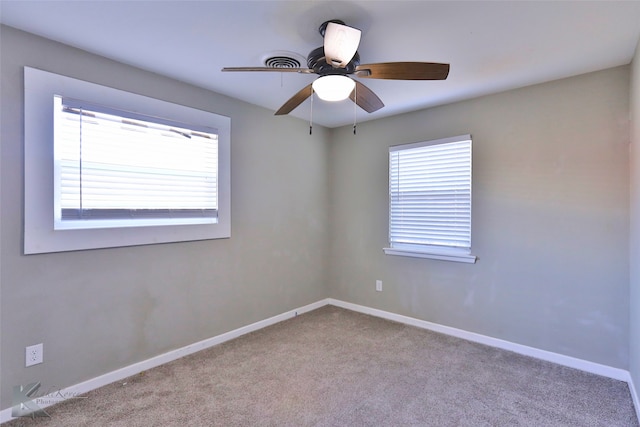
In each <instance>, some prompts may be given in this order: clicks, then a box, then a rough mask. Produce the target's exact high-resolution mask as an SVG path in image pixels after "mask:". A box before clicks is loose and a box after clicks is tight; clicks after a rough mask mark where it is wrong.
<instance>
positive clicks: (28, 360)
mask: <svg viewBox="0 0 640 427" xmlns="http://www.w3.org/2000/svg"><path fill="white" fill-rule="evenodd" d="M42 350H43V347H42V343H40V344H36V345H30V346H29V347H27V349H26V356H25V366H32V365H37V364H39V363H42Z"/></svg>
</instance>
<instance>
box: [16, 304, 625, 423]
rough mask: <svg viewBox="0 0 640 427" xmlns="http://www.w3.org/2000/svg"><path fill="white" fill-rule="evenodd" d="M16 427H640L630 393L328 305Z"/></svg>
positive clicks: (615, 384)
mask: <svg viewBox="0 0 640 427" xmlns="http://www.w3.org/2000/svg"><path fill="white" fill-rule="evenodd" d="M86 396H87V398H86V399H73V400H68V401H66V402H64V403H62V404H59V405H57V406H54V407H50V408H48V409H47V412H48V413H49V414H50V415H51V418H46V419H34V420H32V419H26V418H22V419H15V420H13V421H11V422H10V423H7V424H6V426H7V427H9V426H33V425H43V426H44V425H46V426H123V427H124V426H127V427H131V426H192V427H193V426H350V427H351V426H438V427H443V426H474V427H475V426H606V427H612V426H638V422H637V420H636V418H635V412H634V409H633V404H632V401H631V397H630V394H629V389H628V387H627V385H626V383H624V382H620V381H615V380H611V379H608V378H604V377H600V376H596V375H592V374H588V373H584V372H581V371H577V370H574V369H570V368H566V367H562V366H558V365H554V364H551V363H548V362H543V361H540V360H536V359H532V358H528V357H525V356H520V355H517V354H514V353H510V352H507V351H503V350H498V349H494V348H491V347H487V346H483V345H480V344H475V343H471V342H468V341H464V340H460V339H457V338H452V337H448V336H445V335H440V334H436V333H433V332H429V331H425V330H421V329H417V328H414V327H410V326H406V325H402V324H398V323H394V322H389V321H386V320H382V319H378V318H375V317H370V316H366V315H363V314H359V313H354V312H351V311H347V310H343V309H340V308H336V307H332V306H327V307H323V308H321V309H319V310H316V311H313V312H311V313H307V314H304V315H301V316H298V317H296V318H294V319H291V320H287V321H285V322H282V323H279V324H277V325H274V326H271V327H268V328H265V329H263V330H260V331H258V332H254V333H251V334H248V335H245V336H243V337H241V338H238V339H236V340H233V341H230V342H227V343H225V344H222V345H219V346H216V347H214V348H211V349H208V350H204V351H201V352H199V353H196V354H194V355H191V356H188V357H185V358H183V359H180V360H177V361H175V362H172V363H169V364H166V365H164V366H161V367H158V368H155V369H152V370H149V371H147V372H144V373H143V374H140V375H137V376H135V377H132V378H129V379H127V380H124V381H119V382H116V383H113V384H110V385H108V386H105V387H103V388H100V389H98V390H95V391H93V392H90V393H88V394H87V395H86Z"/></svg>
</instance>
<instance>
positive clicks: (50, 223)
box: [24, 67, 231, 254]
mask: <svg viewBox="0 0 640 427" xmlns="http://www.w3.org/2000/svg"><path fill="white" fill-rule="evenodd" d="M24 78H25V80H24V91H25V100H24V121H25V129H24V144H25V201H24V203H25V206H24V210H25V212H24V253H25V254H36V253H47V252H62V251H73V250H84V249H97V248H110V247H121V246H134V245H147V244H155V243H169V242H182V241H193V240H207V239H220V238H228V237H231V195H230V188H231V171H230V164H231V119H230V118H228V117H224V116H220V115H218V114H215V113H211V112H208V111H203V110H198V109H195V108H190V107H186V106H183V105H178V104H173V103H170V102H166V101H160V100H157V99H153V98H149V97H146V96H142V95H137V94H134V93H130V92H125V91H122V90H117V89H113V88H108V87H105V86H101V85H97V84H94V83H89V82H85V81H82V80H77V79H73V78H70V77H65V76H60V75H57V74H53V73H49V72H46V71H42V70H37V69H34V68H29V67H25V68H24ZM54 95H62V96H67V97H71V98H76V99H83V100H86V101H89V102H93V103H96V104H103V105H109V106H112V107H114V108H120V109H123V110H129V111H137V112H140V113H141V114H146V115H151V116H156V117H166V118H171V119H174V120H178V121H182V122H185V123H195V124H198V123H201V124H206V125H207V126H210V127H212V128H217V129H218V131H219V135H218V138H219V170H218V173H219V210H218V223H216V224H188V225H168V226H167V225H164V226H147V227H125V228H110V229H72V230H54V191H53V177H54V174H53V167H54V165H53V96H54Z"/></svg>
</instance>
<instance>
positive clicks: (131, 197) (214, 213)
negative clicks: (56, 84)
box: [54, 95, 218, 229]
mask: <svg viewBox="0 0 640 427" xmlns="http://www.w3.org/2000/svg"><path fill="white" fill-rule="evenodd" d="M217 175H218V135H217V130H216V129H211V128H206V127H203V126H200V127H196V126H194V125H188V124H184V123H175V122H174V123H171V122H170V121H168V120H162V119H160V118H157V117H149V116H143V115H140V114H135V113H131V112H127V111H120V110H114V109H112V108H107V107H104V106H98V105H92V104H91V103H88V102H86V101H79V100H75V99H68V98H64V99H63V98H62V97H61V96H58V95H56V96H54V191H55V193H54V194H55V199H54V217H55V222H54V227H55V228H56V229H68V228H105V227H141V226H150V225H171V224H208V223H209V224H210V223H215V222H217V219H218V198H217V193H218V185H217Z"/></svg>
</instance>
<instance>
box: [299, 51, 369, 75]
mask: <svg viewBox="0 0 640 427" xmlns="http://www.w3.org/2000/svg"><path fill="white" fill-rule="evenodd" d="M358 65H360V55H359V54H358V52H356V54H355V55H353V58H352V59H351V61H349V63H348V64H347V65H346V66H345V67H344V68H337V67H334V66H332V65H331V64H327V60H326V58H325V55H324V46H320V47H318V48H316V49H314V50H312V51H311V52H310V53H309V56H307V67H309V68H311V69H312V70H313V72H314V73H316V74H318V75H320V76H328V75H332V74H342V75H345V74H352V73H354V72H355V71H356V67H357V66H358Z"/></svg>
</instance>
